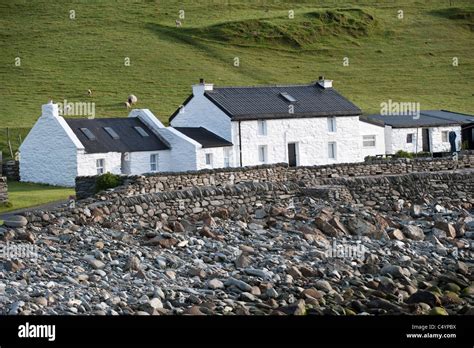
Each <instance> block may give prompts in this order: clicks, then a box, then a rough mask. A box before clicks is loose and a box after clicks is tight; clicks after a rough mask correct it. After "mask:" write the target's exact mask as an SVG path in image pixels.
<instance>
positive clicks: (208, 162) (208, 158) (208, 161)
mask: <svg viewBox="0 0 474 348" xmlns="http://www.w3.org/2000/svg"><path fill="white" fill-rule="evenodd" d="M206 166H212V153H206Z"/></svg>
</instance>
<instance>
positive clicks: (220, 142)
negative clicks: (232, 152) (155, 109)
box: [175, 127, 233, 148]
mask: <svg viewBox="0 0 474 348" xmlns="http://www.w3.org/2000/svg"><path fill="white" fill-rule="evenodd" d="M175 129H176V130H177V131H179V132H181V133H183V134H184V135H186V136H187V137H189V138H191V139H193V140H195V141H197V142H198V143H199V144H201V145H202V147H204V148H206V147H222V146H232V145H233V144H232V143H231V142H230V141H227V140H225V139H224V138H221V137H220V136H218V135H216V134H214V133H212V132H210V131H208V130H207V129H206V128H203V127H199V128H196V127H175Z"/></svg>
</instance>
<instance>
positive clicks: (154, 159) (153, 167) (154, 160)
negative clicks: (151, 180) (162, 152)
mask: <svg viewBox="0 0 474 348" xmlns="http://www.w3.org/2000/svg"><path fill="white" fill-rule="evenodd" d="M150 171H151V172H156V171H158V154H157V153H154V154H151V155H150Z"/></svg>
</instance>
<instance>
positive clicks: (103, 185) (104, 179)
mask: <svg viewBox="0 0 474 348" xmlns="http://www.w3.org/2000/svg"><path fill="white" fill-rule="evenodd" d="M121 183H122V179H121V178H120V176H119V175H116V174H112V173H105V174H102V175H100V176H99V177H98V178H97V181H96V182H95V192H96V193H97V192H100V191H104V190H107V189H109V188H114V187H117V186H119V185H120V184H121Z"/></svg>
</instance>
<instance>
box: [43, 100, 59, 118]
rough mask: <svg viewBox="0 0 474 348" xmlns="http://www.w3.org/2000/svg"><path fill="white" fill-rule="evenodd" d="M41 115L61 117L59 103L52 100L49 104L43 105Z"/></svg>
mask: <svg viewBox="0 0 474 348" xmlns="http://www.w3.org/2000/svg"><path fill="white" fill-rule="evenodd" d="M41 117H59V111H58V104H53V101H52V100H51V101H50V102H49V103H48V104H44V105H42V106H41Z"/></svg>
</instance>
